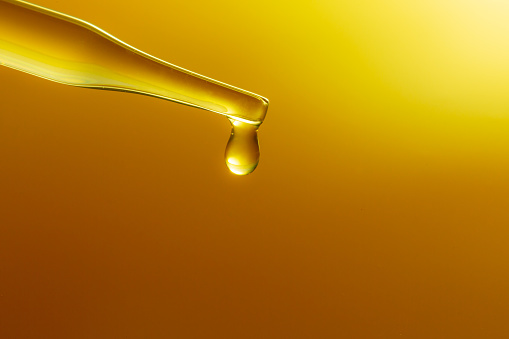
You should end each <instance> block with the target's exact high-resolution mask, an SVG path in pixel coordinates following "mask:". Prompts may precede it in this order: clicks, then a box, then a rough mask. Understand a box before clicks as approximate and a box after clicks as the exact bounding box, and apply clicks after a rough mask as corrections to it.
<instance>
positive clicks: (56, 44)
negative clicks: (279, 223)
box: [0, 0, 268, 174]
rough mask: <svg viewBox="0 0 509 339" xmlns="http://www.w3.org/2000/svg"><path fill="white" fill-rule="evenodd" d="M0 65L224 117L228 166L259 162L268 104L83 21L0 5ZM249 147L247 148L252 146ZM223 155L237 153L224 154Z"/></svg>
mask: <svg viewBox="0 0 509 339" xmlns="http://www.w3.org/2000/svg"><path fill="white" fill-rule="evenodd" d="M0 64H2V65H4V66H8V67H11V68H14V69H17V70H20V71H23V72H26V73H30V74H33V75H36V76H39V77H42V78H45V79H48V80H52V81H56V82H59V83H63V84H67V85H72V86H79V87H86V88H96V89H105V90H116V91H124V92H133V93H138V94H144V95H149V96H153V97H157V98H162V99H166V100H170V101H174V102H178V103H181V104H185V105H190V106H194V107H198V108H201V109H204V110H207V111H211V112H215V113H219V114H222V115H225V116H227V117H228V118H229V119H230V120H231V121H232V126H233V129H232V136H231V138H230V142H229V145H228V147H227V151H226V153H227V154H226V162H227V165H228V166H229V167H230V169H231V170H232V171H233V172H234V173H237V174H248V173H250V172H251V171H252V170H254V168H255V167H256V164H257V163H258V156H259V151H258V139H257V135H256V134H257V133H256V131H257V129H258V126H259V125H260V124H261V123H262V122H263V119H264V117H265V114H266V112H267V108H268V100H267V99H265V98H264V97H262V96H260V95H257V94H254V93H251V92H248V91H245V90H242V89H239V88H236V87H234V86H230V85H228V84H225V83H222V82H219V81H216V80H213V79H210V78H208V77H205V76H202V75H199V74H196V73H194V72H191V71H188V70H185V69H183V68H181V67H178V66H175V65H172V64H170V63H168V62H165V61H163V60H160V59H158V58H155V57H153V56H151V55H149V54H146V53H144V52H141V51H139V50H137V49H136V48H134V47H132V46H130V45H128V44H126V43H124V42H122V41H120V40H119V39H117V38H115V37H113V36H112V35H110V34H108V33H106V32H104V31H103V30H101V29H99V28H97V27H96V26H94V25H92V24H90V23H88V22H85V21H83V20H80V19H77V18H74V17H71V16H69V15H65V14H62V13H59V12H56V11H53V10H49V9H46V8H43V7H40V6H37V5H34V4H31V3H28V2H25V1H16V0H0ZM233 122H236V123H237V125H239V126H240V127H237V129H238V130H240V128H244V129H247V130H253V131H254V139H255V141H256V152H255V153H256V154H254V153H253V152H252V151H251V152H250V155H248V154H247V153H246V154H243V151H242V150H245V149H246V147H241V146H239V145H237V144H239V142H238V141H239V140H237V141H236V140H235V139H239V138H235V137H234V134H235V130H236V125H235V124H234V123H233ZM241 134H242V133H241ZM250 139H253V137H252V136H251V137H250ZM240 141H242V143H241V144H243V143H245V142H246V140H245V138H244V139H242V140H240ZM232 143H233V145H232ZM248 144H249V146H250V147H248V148H253V147H252V146H253V141H252V142H248ZM239 147H240V148H239ZM229 149H230V153H231V152H232V151H231V150H232V149H238V151H236V152H234V153H235V154H228V152H229ZM235 164H238V165H235Z"/></svg>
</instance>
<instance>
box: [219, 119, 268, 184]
mask: <svg viewBox="0 0 509 339" xmlns="http://www.w3.org/2000/svg"><path fill="white" fill-rule="evenodd" d="M230 122H231V124H232V133H231V135H230V140H228V144H227V145H226V151H225V161H226V165H227V166H228V168H229V169H230V171H232V173H235V174H237V175H247V174H249V173H251V172H253V171H254V170H255V168H256V166H258V161H259V160H260V147H259V145H258V127H259V124H249V123H246V122H242V121H239V120H235V119H230Z"/></svg>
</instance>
